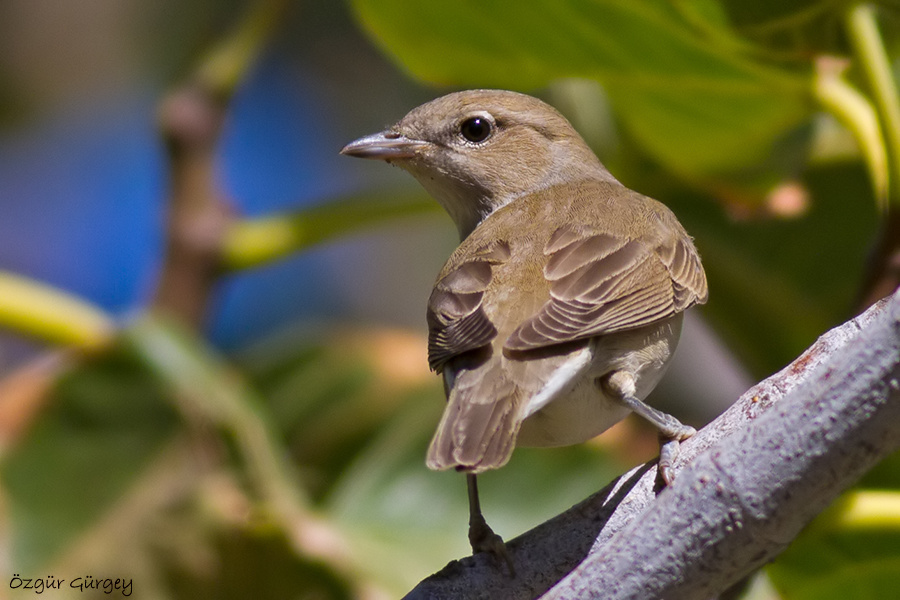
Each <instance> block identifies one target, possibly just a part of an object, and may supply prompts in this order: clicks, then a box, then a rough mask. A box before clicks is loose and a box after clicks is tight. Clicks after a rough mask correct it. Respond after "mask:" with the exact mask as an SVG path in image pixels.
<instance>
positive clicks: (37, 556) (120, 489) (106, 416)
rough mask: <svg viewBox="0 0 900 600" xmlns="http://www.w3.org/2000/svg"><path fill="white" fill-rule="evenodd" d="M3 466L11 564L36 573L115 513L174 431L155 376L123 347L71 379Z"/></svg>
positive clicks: (174, 426)
mask: <svg viewBox="0 0 900 600" xmlns="http://www.w3.org/2000/svg"><path fill="white" fill-rule="evenodd" d="M47 406H48V408H47V409H46V412H45V413H44V414H43V415H42V416H41V418H40V419H39V421H38V422H37V423H35V425H34V426H33V429H32V430H31V431H30V433H29V435H28V436H27V437H26V438H25V439H24V440H22V441H21V442H20V443H19V444H18V445H16V446H15V447H14V448H13V449H12V451H11V452H10V454H9V455H8V456H7V458H6V460H5V461H4V462H3V465H2V479H3V485H4V488H5V492H6V497H7V499H8V501H9V510H10V515H11V520H12V523H13V524H14V527H13V538H12V548H13V557H12V558H13V564H14V565H15V566H16V568H17V569H22V572H23V573H25V572H32V573H33V572H35V571H34V570H35V569H37V568H39V567H40V566H42V565H47V564H48V563H49V562H50V561H52V560H53V559H54V558H55V557H56V556H57V555H58V554H60V553H61V552H63V551H64V550H65V549H66V547H67V546H68V545H69V544H70V543H72V542H73V541H74V540H75V539H76V538H77V537H78V536H79V535H80V534H82V533H84V532H85V531H86V530H87V529H88V528H89V527H91V526H92V525H93V524H95V523H96V522H97V521H98V520H100V519H102V518H103V516H104V515H105V514H106V513H107V512H108V511H109V510H110V508H111V507H112V506H113V505H114V504H115V502H116V501H117V500H118V499H119V498H120V497H121V496H122V495H123V494H124V493H125V491H126V490H127V489H128V488H129V486H130V485H132V484H133V483H134V482H135V481H136V480H137V479H138V478H139V476H140V475H141V474H142V472H143V470H144V469H145V468H146V467H147V466H148V465H149V464H150V462H151V461H152V459H153V458H154V457H155V456H156V455H157V453H158V452H159V451H160V449H161V448H162V447H163V446H164V444H165V443H166V442H167V441H168V440H170V439H171V436H172V435H173V433H174V432H175V430H176V423H177V420H176V416H175V414H174V411H173V410H172V409H171V406H170V405H169V404H168V402H167V401H166V400H165V394H164V392H163V391H162V390H161V389H160V387H159V386H158V385H157V384H156V382H155V380H154V378H153V377H152V376H151V375H150V374H149V373H148V372H147V371H146V370H144V369H142V368H141V366H140V363H139V362H138V361H137V360H136V359H135V358H134V357H133V356H131V355H130V354H128V353H127V352H124V351H123V350H121V349H118V350H116V351H114V352H111V353H109V354H106V355H104V356H103V357H99V358H97V359H95V360H94V361H92V362H90V363H88V364H86V365H85V366H84V367H82V368H80V369H78V370H76V371H74V372H72V373H70V374H69V375H68V376H66V377H65V378H64V379H63V380H62V381H61V382H60V384H59V386H58V388H57V389H56V391H55V392H54V393H53V396H52V397H51V398H50V399H48V402H47Z"/></svg>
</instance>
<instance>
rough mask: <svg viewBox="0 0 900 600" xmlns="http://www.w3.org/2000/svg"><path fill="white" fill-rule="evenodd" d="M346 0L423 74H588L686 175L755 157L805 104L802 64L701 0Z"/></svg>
mask: <svg viewBox="0 0 900 600" xmlns="http://www.w3.org/2000/svg"><path fill="white" fill-rule="evenodd" d="M353 6H354V7H355V9H356V13H357V15H358V17H359V18H360V20H361V21H362V23H363V24H364V26H365V27H366V29H367V30H368V31H369V32H370V33H371V34H372V35H373V36H374V38H375V40H376V41H377V43H378V44H379V45H381V46H382V47H383V48H384V49H385V50H386V51H387V52H388V53H389V54H390V55H391V56H393V57H394V58H395V59H396V60H397V61H399V62H400V63H401V64H402V65H403V66H404V67H405V68H406V69H407V70H408V71H409V72H410V73H411V74H412V75H414V76H415V77H417V78H419V79H421V80H423V81H426V82H429V83H433V84H437V85H452V86H473V87H481V86H484V87H504V88H513V89H530V88H535V87H538V86H543V85H546V84H547V83H549V82H550V81H552V80H555V79H558V78H561V77H573V76H574V77H586V78H591V79H596V80H597V81H599V82H601V83H602V84H604V86H605V87H606V90H607V92H608V94H609V96H610V98H611V100H612V103H613V105H614V107H615V108H616V110H617V113H618V115H619V116H620V118H621V119H622V121H623V122H624V124H625V126H626V127H627V129H628V130H629V131H630V133H631V134H632V136H633V137H634V138H636V139H637V140H638V141H639V142H640V143H641V145H642V146H643V147H644V149H645V150H646V151H648V152H650V153H651V154H652V155H653V156H654V157H656V159H657V160H659V161H661V162H662V163H664V164H665V165H666V166H668V167H669V168H670V169H672V170H674V171H676V172H679V173H681V174H682V175H685V176H687V177H690V178H706V179H713V180H715V179H716V178H717V177H719V176H721V175H722V174H724V173H726V172H733V171H735V170H737V169H743V168H745V167H747V166H749V165H757V164H758V163H760V162H762V161H764V160H765V159H766V158H767V157H769V155H770V154H771V153H772V151H773V149H774V148H775V147H776V145H777V142H778V141H779V140H781V139H782V138H783V137H784V136H785V135H787V134H789V133H790V132H791V131H792V130H794V129H796V128H797V127H798V126H799V125H801V124H802V123H804V122H805V120H806V119H807V118H808V117H809V115H810V114H811V110H812V102H811V100H810V96H809V92H810V89H811V86H810V78H811V73H810V71H809V70H806V69H797V68H796V67H792V68H788V67H786V66H784V65H781V64H774V63H764V62H761V61H760V60H759V59H756V58H752V57H751V56H749V55H747V54H745V53H743V52H742V50H741V47H742V45H741V44H740V43H739V42H738V41H737V40H735V39H734V38H733V37H732V35H731V33H730V32H729V31H728V29H727V26H726V25H725V23H724V20H723V19H722V17H721V15H719V14H718V13H717V10H716V8H717V7H716V5H715V4H714V3H711V2H687V3H684V2H680V3H673V2H670V1H668V0H640V1H637V0H636V1H632V2H620V1H618V0H552V1H551V0H542V1H534V2H524V3H523V2H514V1H512V0H507V1H504V0H487V1H481V2H475V1H474V0H468V1H465V0H431V1H429V2H413V3H410V2H404V1H402V0H353ZM679 7H680V8H681V10H678V8H679ZM685 7H687V8H688V9H691V10H685ZM787 166H788V167H789V165H787ZM776 168H777V166H776ZM782 168H785V167H782Z"/></svg>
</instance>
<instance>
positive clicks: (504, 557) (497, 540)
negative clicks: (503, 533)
mask: <svg viewBox="0 0 900 600" xmlns="http://www.w3.org/2000/svg"><path fill="white" fill-rule="evenodd" d="M469 544H471V546H472V554H478V553H480V552H486V553H488V554H490V555H492V556H493V557H494V558H495V559H496V560H498V561H503V562H505V563H506V566H507V567H509V575H510V577H515V576H516V569H515V567H514V566H513V561H512V557H511V556H510V555H509V550H507V548H506V543H505V542H504V541H503V538H502V537H500V536H499V535H497V534H496V533H494V530H493V529H491V528H490V526H489V525H488V524H487V522H486V521H485V520H484V517H482V516H481V515H475V517H474V518H473V519H472V520H471V521H470V522H469Z"/></svg>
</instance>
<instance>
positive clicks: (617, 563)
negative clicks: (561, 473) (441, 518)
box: [406, 292, 900, 600]
mask: <svg viewBox="0 0 900 600" xmlns="http://www.w3.org/2000/svg"><path fill="white" fill-rule="evenodd" d="M898 380H900V292H898V293H896V294H894V296H892V297H890V298H886V299H885V300H882V301H881V302H879V303H877V304H876V305H874V306H873V307H872V308H870V309H869V310H868V311H866V312H865V313H864V314H863V315H860V316H859V317H857V318H855V319H853V320H851V321H849V322H848V323H845V324H844V325H842V326H841V327H838V328H836V329H833V330H832V331H830V332H828V333H827V334H825V335H823V336H822V337H821V338H819V340H818V341H817V342H816V343H815V344H814V345H813V346H812V347H810V348H809V349H808V350H807V351H806V352H805V353H804V354H803V355H801V356H800V357H799V358H798V359H797V360H795V361H794V362H793V363H791V364H790V365H789V366H788V367H786V368H785V369H784V370H782V371H781V372H779V373H777V374H775V375H773V376H772V377H770V378H768V379H766V380H765V381H763V382H761V383H759V384H758V385H756V386H754V387H753V388H751V389H750V390H749V391H747V392H746V393H745V394H744V395H743V396H741V398H740V399H739V400H738V401H737V402H736V403H735V404H734V405H733V406H731V408H729V409H728V410H727V411H726V412H725V413H723V414H722V415H721V416H720V417H719V418H717V419H716V420H715V421H713V422H712V423H710V424H709V425H708V426H706V427H705V428H703V430H701V431H700V432H699V433H698V434H697V435H696V436H694V437H693V438H691V439H690V440H688V441H686V442H684V443H683V444H682V450H681V457H680V460H679V463H678V465H677V468H679V469H680V470H679V471H678V475H677V479H676V481H675V483H674V484H673V485H672V486H671V487H670V488H667V489H664V490H660V489H659V488H658V487H655V475H656V469H655V465H654V464H653V463H648V464H645V465H643V466H641V467H639V468H636V469H633V470H631V471H629V472H628V473H626V474H624V475H622V476H620V477H619V478H617V479H616V480H614V481H613V482H612V483H610V484H609V485H608V486H606V487H605V488H604V489H602V490H600V491H599V492H597V493H596V494H594V495H593V496H591V497H590V498H588V499H586V500H584V501H583V502H581V503H580V504H577V505H576V506H574V507H572V508H570V509H569V510H568V511H566V512H564V513H562V514H561V515H558V516H557V517H554V518H553V519H551V520H549V521H547V522H545V523H543V524H541V525H539V526H538V527H536V528H534V529H532V530H531V531H528V532H527V533H525V534H523V535H521V536H519V537H518V538H516V539H514V540H512V541H510V543H509V551H510V554H511V556H512V558H513V561H514V562H515V565H516V571H517V576H516V577H515V578H511V577H509V576H507V575H505V572H506V571H505V569H502V568H498V565H497V564H496V563H495V562H494V561H493V559H492V558H491V557H490V556H487V555H478V556H474V557H468V558H464V559H462V560H459V561H453V562H451V563H450V564H449V565H447V566H446V567H445V568H444V569H443V570H441V571H440V572H438V573H436V574H434V575H432V576H430V577H429V578H427V579H425V580H424V581H422V582H421V583H420V584H419V585H418V586H416V588H415V589H414V590H412V591H411V592H410V593H409V594H408V595H407V596H406V598H407V600H424V599H431V598H444V599H445V598H485V599H487V598H504V599H507V598H508V599H511V600H514V599H519V598H522V599H524V598H537V597H539V596H542V595H543V598H545V599H552V600H569V599H574V598H603V599H625V598H635V599H641V600H644V599H650V598H666V599H667V600H677V599H679V598H686V599H697V598H710V597H713V596H715V595H717V594H719V593H721V592H722V591H724V590H726V589H727V588H728V587H729V586H731V585H732V584H734V583H735V582H737V581H739V580H740V579H741V578H742V577H744V576H746V575H747V574H749V573H751V572H753V571H754V570H755V569H757V568H758V567H760V566H761V565H763V564H765V563H766V562H768V561H770V560H771V559H772V558H773V557H775V556H776V555H777V554H778V553H779V552H781V551H782V550H784V548H785V547H787V545H788V544H789V543H790V542H791V540H793V539H794V537H796V536H797V534H798V533H799V532H800V530H801V529H802V528H803V526H804V525H806V524H807V523H808V522H809V521H810V520H811V519H812V518H813V517H815V516H816V515H817V514H818V513H819V512H821V511H822V510H823V509H824V508H825V507H826V506H827V505H828V504H829V503H830V502H832V501H833V500H834V499H835V498H836V497H837V496H838V495H840V494H841V493H842V492H843V491H845V490H846V489H847V488H849V487H850V486H852V485H853V483H854V482H856V481H857V480H858V479H859V478H860V477H861V476H862V475H863V474H864V473H865V472H866V471H867V470H869V469H870V468H871V467H872V466H874V465H875V464H876V463H877V462H878V461H879V460H880V459H882V458H884V457H885V456H887V455H888V454H890V453H891V452H893V451H894V450H896V449H898V447H900V383H898Z"/></svg>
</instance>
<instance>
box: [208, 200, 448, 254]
mask: <svg viewBox="0 0 900 600" xmlns="http://www.w3.org/2000/svg"><path fill="white" fill-rule="evenodd" d="M436 212H438V204H437V203H436V202H433V201H431V200H429V199H428V198H426V197H425V196H423V195H422V194H419V193H413V194H406V193H390V194H369V195H365V196H355V197H351V198H344V199H338V200H334V201H331V202H327V203H325V204H321V205H318V206H313V207H310V208H305V209H302V210H300V211H297V212H294V213H285V214H281V215H272V216H267V217H262V218H258V219H245V220H238V221H234V222H233V223H232V224H231V226H230V227H229V229H228V230H227V231H226V232H225V237H224V240H223V242H222V264H221V266H222V268H223V269H224V270H226V271H239V270H242V269H248V268H251V267H255V266H258V265H261V264H266V263H270V262H273V261H276V260H280V259H283V258H287V257H288V256H290V255H291V254H293V253H294V252H297V251H298V250H302V249H304V248H308V247H309V246H312V245H314V244H318V243H321V242H325V241H329V240H332V239H335V238H338V237H341V236H344V235H347V234H349V233H352V232H354V231H358V230H359V229H362V228H364V227H367V226H369V225H371V224H374V223H380V222H384V221H389V220H393V219H396V218H397V217H401V216H412V215H419V214H423V213H436Z"/></svg>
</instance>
